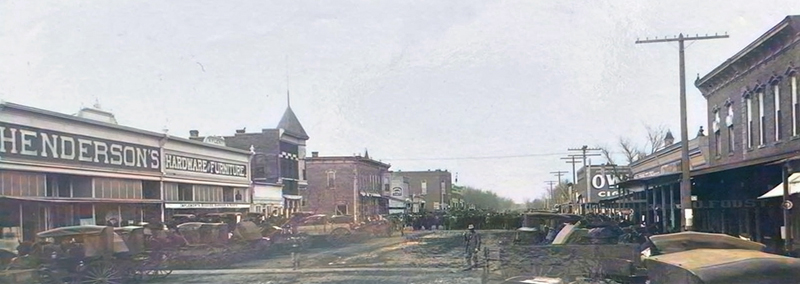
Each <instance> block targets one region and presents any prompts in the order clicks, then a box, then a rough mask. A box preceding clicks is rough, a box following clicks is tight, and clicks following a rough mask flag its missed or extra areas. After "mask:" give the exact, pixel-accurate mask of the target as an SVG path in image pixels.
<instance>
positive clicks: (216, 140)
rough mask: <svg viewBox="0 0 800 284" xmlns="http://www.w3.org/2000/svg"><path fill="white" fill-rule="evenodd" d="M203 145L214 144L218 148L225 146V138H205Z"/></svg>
mask: <svg viewBox="0 0 800 284" xmlns="http://www.w3.org/2000/svg"><path fill="white" fill-rule="evenodd" d="M203 143H208V144H214V145H217V146H223V147H224V146H225V137H222V136H206V137H205V138H203Z"/></svg>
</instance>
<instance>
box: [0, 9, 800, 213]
mask: <svg viewBox="0 0 800 284" xmlns="http://www.w3.org/2000/svg"><path fill="white" fill-rule="evenodd" d="M796 4H797V3H796V0H775V1H722V0H714V1H699V2H698V1H689V0H675V1H640V0H638V1H637V0H619V1H611V0H594V1H577V0H576V1H568V0H560V1H482V0H439V1H413V0H409V1H346V0H342V1H338V0H337V1H304V0H300V1H297V0H292V1H288V0H287V1H254V0H241V1H199V0H176V1H132V0H125V1H71V0H58V1H55V0H54V1H49V2H48V1H11V0H0V100H4V101H9V102H14V103H18V104H23V105H28V106H33V107H37V108H43V109H48V110H53V111H58V112H63V113H76V112H77V111H78V110H79V109H80V108H81V107H84V106H86V107H88V106H91V105H93V104H94V103H95V102H99V104H100V106H101V108H103V109H105V110H109V111H111V112H113V113H114V114H115V116H116V118H117V120H118V122H119V123H120V124H123V125H127V126H132V127H136V128H141V129H147V130H152V131H158V132H161V131H163V130H164V129H167V130H168V132H169V134H170V135H176V136H182V137H187V136H188V134H189V130H192V129H196V130H199V131H200V134H201V135H231V134H232V133H234V130H235V129H240V128H247V130H248V131H249V132H250V131H259V130H260V129H263V128H274V127H275V126H277V123H278V121H279V120H280V117H281V115H282V113H283V111H284V110H285V108H286V105H287V95H286V94H287V90H288V91H289V93H290V97H291V107H292V109H293V110H294V112H295V113H296V114H297V116H298V118H299V119H300V121H301V122H302V123H303V126H304V127H305V129H306V132H307V133H308V135H309V136H310V137H311V138H310V140H309V141H308V147H307V151H308V152H311V151H318V152H320V155H322V156H326V155H352V154H354V153H363V152H364V150H365V149H368V150H369V154H370V156H371V157H372V158H374V159H379V160H382V161H384V162H388V163H390V164H391V165H392V169H393V170H404V171H411V170H428V169H431V170H434V169H447V170H449V171H451V172H453V173H458V184H460V185H469V186H473V187H477V188H482V189H488V190H492V191H494V192H496V193H498V194H499V195H501V196H505V197H508V198H512V199H514V200H515V201H519V202H521V201H523V200H525V199H527V198H535V197H539V196H540V195H541V194H542V193H543V192H544V188H545V187H546V184H545V181H548V180H556V177H555V176H554V175H552V174H550V172H554V171H570V170H571V165H569V164H566V163H564V160H561V159H560V157H564V156H566V155H568V154H570V153H569V152H568V151H567V149H568V148H578V147H581V146H582V145H588V146H608V147H612V148H613V147H615V144H616V143H617V141H618V140H619V138H620V137H628V138H630V139H632V140H633V141H635V142H637V143H639V144H640V145H641V144H644V142H645V137H646V136H645V135H646V131H645V126H646V125H652V126H657V125H663V126H665V127H667V128H669V129H671V130H672V131H673V133H674V134H675V136H676V137H677V138H678V139H680V135H679V133H680V116H679V114H680V113H679V96H678V94H679V83H680V82H679V77H678V45H677V43H663V44H638V45H637V44H634V42H635V41H636V39H637V38H642V39H643V38H645V37H649V38H653V37H655V36H658V37H665V36H670V37H671V36H674V35H677V34H678V33H686V34H691V35H694V34H701V35H702V34H707V33H710V34H714V33H719V34H723V33H726V32H727V33H728V34H729V35H730V36H731V37H730V38H728V39H720V40H707V41H698V42H693V43H687V49H686V75H687V76H686V79H687V82H686V84H687V96H688V125H689V127H688V131H689V138H690V139H691V138H693V137H694V136H695V134H696V133H697V130H698V128H699V127H700V126H704V128H706V129H708V128H709V127H708V125H707V124H708V123H707V121H706V111H707V107H706V103H705V100H704V99H703V97H702V95H700V92H699V91H698V90H697V88H695V87H694V84H693V83H694V80H695V79H696V77H697V76H698V74H699V76H701V77H702V76H703V75H705V74H707V73H709V72H710V71H711V70H712V69H714V68H715V67H716V66H718V65H719V64H721V63H722V62H723V61H725V60H726V59H727V58H729V57H731V56H733V54H735V53H736V52H738V51H739V50H741V49H743V48H744V47H745V46H746V45H747V44H749V43H750V42H752V41H753V40H755V39H756V38H757V37H758V36H760V35H761V34H763V33H764V32H766V31H767V30H768V29H769V28H771V27H773V26H774V25H776V24H777V23H778V22H780V21H781V20H782V19H783V18H784V17H785V16H787V15H790V14H800V6H798V5H796ZM615 150H617V149H615ZM592 162H593V163H595V164H597V163H601V162H605V161H604V160H601V159H599V157H596V158H594V159H593V161H592Z"/></svg>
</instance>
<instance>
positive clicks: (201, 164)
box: [164, 154, 247, 177]
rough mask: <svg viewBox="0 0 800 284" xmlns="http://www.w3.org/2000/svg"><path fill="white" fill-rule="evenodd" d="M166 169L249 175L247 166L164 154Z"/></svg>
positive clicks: (240, 175) (222, 174) (233, 175)
mask: <svg viewBox="0 0 800 284" xmlns="http://www.w3.org/2000/svg"><path fill="white" fill-rule="evenodd" d="M164 169H167V170H176V171H185V172H195V173H204V174H212V175H221V176H232V177H247V166H246V165H244V164H232V163H225V162H219V161H213V160H206V159H200V158H192V157H185V156H178V155H173V154H165V155H164Z"/></svg>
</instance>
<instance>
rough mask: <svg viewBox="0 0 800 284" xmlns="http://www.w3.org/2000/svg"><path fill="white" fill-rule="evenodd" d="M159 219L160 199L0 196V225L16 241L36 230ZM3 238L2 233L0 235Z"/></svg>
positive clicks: (132, 222)
mask: <svg viewBox="0 0 800 284" xmlns="http://www.w3.org/2000/svg"><path fill="white" fill-rule="evenodd" d="M160 220H161V202H160V201H157V200H155V201H152V200H138V201H132V200H124V201H119V200H75V199H46V198H41V199H36V198H9V197H5V198H2V199H0V227H1V228H2V231H3V232H15V234H13V235H14V236H8V237H13V238H18V239H20V240H26V241H29V240H33V239H34V238H35V236H36V233H38V232H41V231H44V230H49V229H53V228H58V227H65V226H76V225H113V226H125V225H135V224H140V223H142V222H154V221H155V222H158V221H160ZM3 238H6V235H5V234H4V235H3Z"/></svg>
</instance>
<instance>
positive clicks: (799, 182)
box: [758, 173, 800, 199]
mask: <svg viewBox="0 0 800 284" xmlns="http://www.w3.org/2000/svg"><path fill="white" fill-rule="evenodd" d="M796 193H800V173H795V174H792V175H791V176H789V195H792V194H796ZM773 197H783V183H780V184H779V185H778V186H776V187H774V188H773V189H772V190H770V191H768V192H767V193H764V194H763V195H761V196H759V197H758V199H764V198H773Z"/></svg>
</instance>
